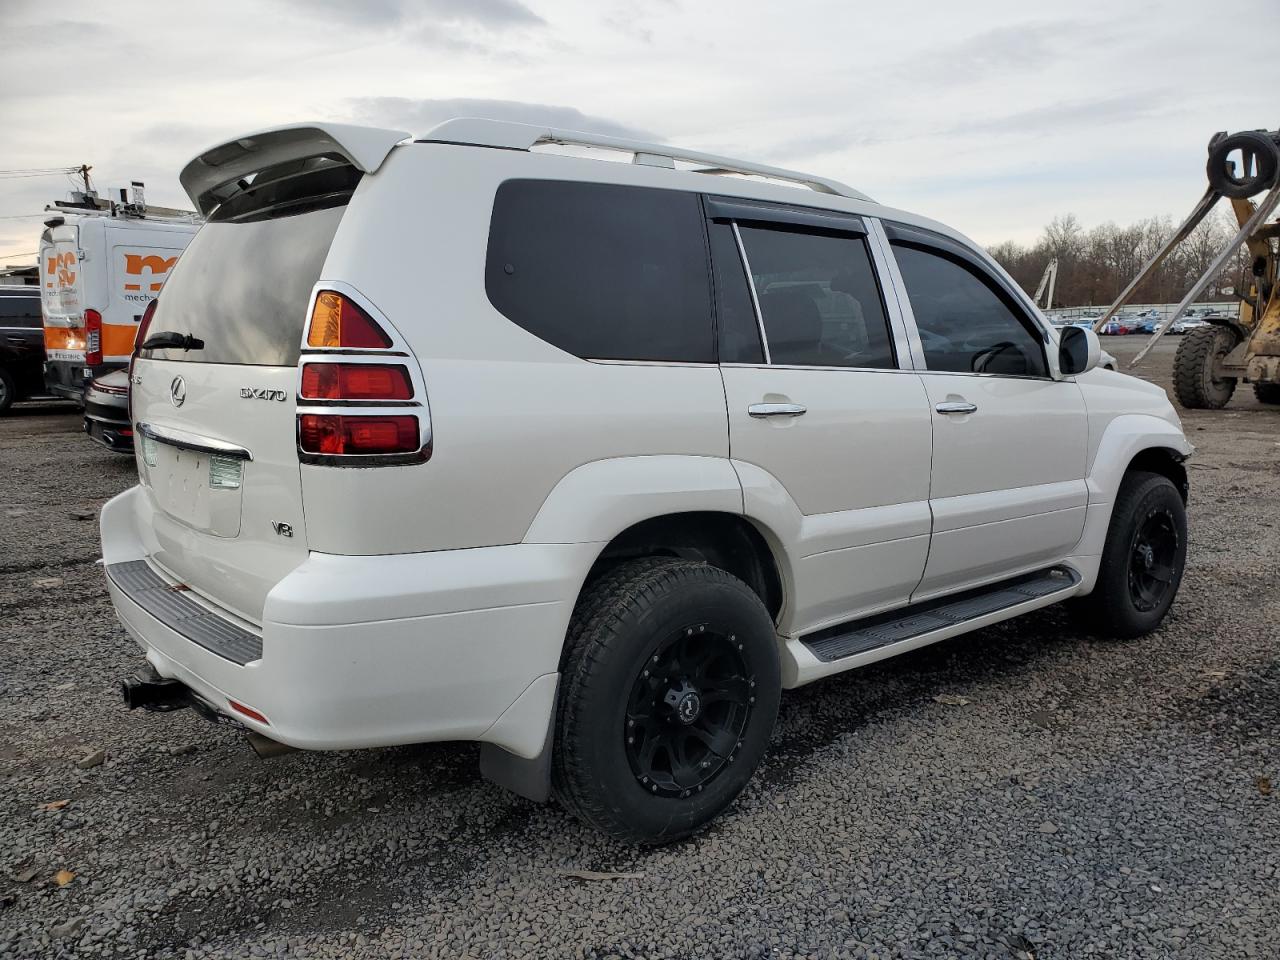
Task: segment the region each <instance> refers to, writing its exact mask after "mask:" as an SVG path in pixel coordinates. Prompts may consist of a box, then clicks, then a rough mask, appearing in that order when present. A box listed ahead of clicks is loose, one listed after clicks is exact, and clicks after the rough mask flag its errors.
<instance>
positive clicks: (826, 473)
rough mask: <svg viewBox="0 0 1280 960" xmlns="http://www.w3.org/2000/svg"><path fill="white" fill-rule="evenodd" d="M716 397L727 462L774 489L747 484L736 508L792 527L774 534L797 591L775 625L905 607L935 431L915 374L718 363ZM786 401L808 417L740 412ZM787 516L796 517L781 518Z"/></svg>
mask: <svg viewBox="0 0 1280 960" xmlns="http://www.w3.org/2000/svg"><path fill="white" fill-rule="evenodd" d="M724 388H725V396H726V397H727V398H728V404H729V430H730V445H731V447H732V450H733V458H734V461H735V462H736V463H739V464H742V465H743V466H744V467H745V466H750V467H755V468H758V471H759V473H756V476H759V475H760V473H762V474H764V475H766V476H767V477H769V478H771V479H772V481H773V483H769V481H765V484H766V486H765V488H764V489H760V488H758V487H757V486H756V485H754V484H752V483H750V482H748V480H746V479H744V480H743V489H744V494H743V496H744V506H743V509H744V510H745V512H746V515H747V516H749V517H753V518H760V519H762V520H764V522H765V523H766V524H767V525H772V524H770V522H769V519H765V518H767V517H770V514H777V513H780V512H781V513H783V514H784V515H783V516H774V517H772V518H771V519H772V520H773V523H782V524H787V527H790V529H786V528H784V529H786V533H785V534H782V535H783V536H784V537H785V541H786V549H787V551H788V553H790V554H791V555H792V557H793V558H794V563H795V572H794V577H795V583H794V587H793V589H792V591H791V592H790V594H789V599H790V605H789V607H788V609H787V611H786V614H785V616H784V620H783V622H784V628H792V629H796V630H800V631H803V630H808V629H814V628H817V627H820V626H823V625H825V624H827V623H831V622H835V621H838V620H847V619H850V618H852V617H854V616H857V615H859V614H863V613H868V612H872V611H873V610H874V609H882V608H884V607H886V606H892V605H893V604H895V603H905V602H906V601H907V600H908V599H909V598H910V596H911V591H912V590H913V589H914V588H915V586H916V584H917V583H918V582H919V581H920V576H921V574H922V573H923V571H924V565H925V557H926V556H927V554H928V550H929V459H930V451H931V446H932V437H931V434H932V428H931V426H930V423H929V408H928V405H927V399H926V397H925V394H924V388H923V387H922V386H921V384H920V379H919V377H917V376H916V375H915V374H913V373H909V372H896V371H872V370H837V369H817V368H815V369H807V370H806V369H798V368H781V367H768V366H760V367H737V366H726V367H724ZM792 402H794V403H800V404H802V405H803V406H804V407H805V408H806V411H805V413H804V415H803V416H799V417H795V418H775V419H757V418H754V417H751V416H750V415H749V414H748V412H747V408H748V407H749V406H750V405H751V404H755V403H792ZM775 484H776V489H771V488H772V487H774V486H775ZM779 504H785V505H786V506H784V507H782V508H781V510H779ZM771 507H772V509H771ZM787 507H790V508H792V509H796V510H797V511H798V514H799V516H798V518H797V517H790V518H788V517H785V510H786V508H787ZM797 520H798V522H797ZM788 521H790V522H788ZM855 585H856V587H855Z"/></svg>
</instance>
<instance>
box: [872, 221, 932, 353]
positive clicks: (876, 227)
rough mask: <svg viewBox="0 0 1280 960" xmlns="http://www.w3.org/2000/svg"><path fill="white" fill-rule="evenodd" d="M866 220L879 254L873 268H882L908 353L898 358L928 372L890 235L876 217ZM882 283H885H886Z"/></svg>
mask: <svg viewBox="0 0 1280 960" xmlns="http://www.w3.org/2000/svg"><path fill="white" fill-rule="evenodd" d="M866 219H867V226H868V227H869V228H870V230H869V232H868V234H867V236H869V237H871V238H872V244H873V246H874V247H875V252H876V253H877V254H878V255H879V257H878V259H877V260H876V265H877V266H878V267H883V271H882V273H881V278H882V280H881V282H882V285H884V286H887V287H888V289H890V290H891V291H892V292H893V298H894V301H895V302H896V303H897V305H898V311H899V321H900V323H901V324H902V333H903V335H904V336H905V337H906V346H907V352H906V354H904V355H900V356H899V361H902V360H906V361H907V362H908V363H909V364H910V365H911V367H912V368H913V369H914V370H916V371H917V372H921V373H923V372H924V371H926V370H928V369H929V365H928V363H927V362H926V361H925V358H924V345H923V344H922V343H921V342H920V333H919V331H918V330H917V329H916V315H915V313H914V312H912V310H911V299H910V298H909V297H908V296H907V284H906V281H904V280H903V279H902V272H901V271H900V270H899V269H898V261H897V259H896V258H895V257H894V255H893V247H891V246H890V245H889V236H888V234H886V233H885V232H884V224H883V223H881V222H880V218H879V217H867V218H866ZM885 281H888V282H887V283H885Z"/></svg>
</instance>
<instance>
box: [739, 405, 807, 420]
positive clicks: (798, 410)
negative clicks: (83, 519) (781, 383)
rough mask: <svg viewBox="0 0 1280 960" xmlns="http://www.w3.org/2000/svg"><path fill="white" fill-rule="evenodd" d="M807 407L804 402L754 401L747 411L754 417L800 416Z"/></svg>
mask: <svg viewBox="0 0 1280 960" xmlns="http://www.w3.org/2000/svg"><path fill="white" fill-rule="evenodd" d="M806 409H807V408H806V407H805V405H804V404H803V403H753V404H752V405H751V406H749V407H747V413H749V414H751V416H753V417H757V418H759V417H798V416H800V415H801V414H802V413H804V412H805V410H806Z"/></svg>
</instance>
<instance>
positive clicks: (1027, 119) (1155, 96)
mask: <svg viewBox="0 0 1280 960" xmlns="http://www.w3.org/2000/svg"><path fill="white" fill-rule="evenodd" d="M1167 102H1168V98H1167V97H1166V96H1165V95H1164V94H1163V93H1161V92H1158V91H1154V90H1152V91H1149V92H1146V93H1135V94H1128V95H1124V96H1117V97H1098V98H1095V99H1092V100H1075V101H1065V102H1063V101H1059V102H1057V103H1049V104H1045V105H1044V106H1040V107H1032V108H1031V109H1029V110H1018V111H1015V112H1013V113H1006V114H1002V115H1000V116H985V117H981V118H978V119H974V120H966V121H962V122H961V123H958V124H956V125H955V126H954V127H952V128H950V129H949V130H947V131H945V132H946V133H952V134H961V135H971V134H979V133H981V134H991V133H998V134H1013V135H1021V136H1035V135H1038V134H1041V133H1044V132H1046V131H1054V132H1061V131H1063V130H1066V129H1069V128H1072V127H1085V128H1088V129H1096V128H1098V127H1101V126H1106V125H1110V124H1116V123H1128V122H1131V121H1134V120H1141V119H1146V118H1148V117H1153V116H1158V115H1159V114H1161V113H1163V112H1164V111H1165V108H1166V105H1167Z"/></svg>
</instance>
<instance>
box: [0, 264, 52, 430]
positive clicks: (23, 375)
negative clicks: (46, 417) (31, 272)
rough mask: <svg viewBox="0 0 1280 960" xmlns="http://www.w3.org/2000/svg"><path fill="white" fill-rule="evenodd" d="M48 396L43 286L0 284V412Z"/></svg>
mask: <svg viewBox="0 0 1280 960" xmlns="http://www.w3.org/2000/svg"><path fill="white" fill-rule="evenodd" d="M45 395H46V393H45V389H44V328H43V326H42V325H41V321H40V288H39V287H5V286H0V413H4V412H5V411H6V410H8V409H9V407H11V406H12V405H13V402H14V401H15V400H26V399H29V398H31V397H36V396H45Z"/></svg>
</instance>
